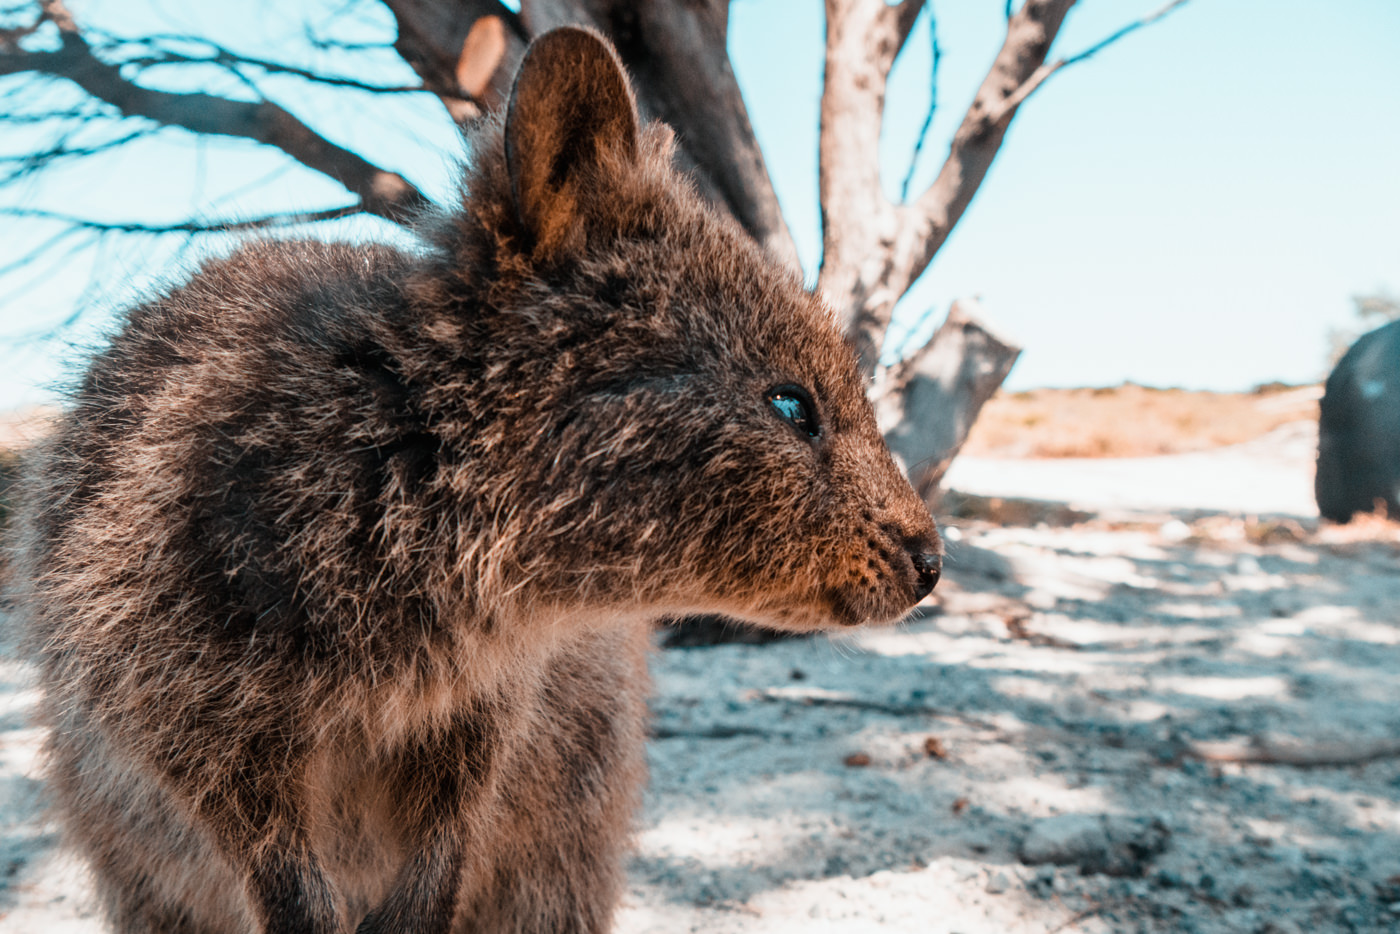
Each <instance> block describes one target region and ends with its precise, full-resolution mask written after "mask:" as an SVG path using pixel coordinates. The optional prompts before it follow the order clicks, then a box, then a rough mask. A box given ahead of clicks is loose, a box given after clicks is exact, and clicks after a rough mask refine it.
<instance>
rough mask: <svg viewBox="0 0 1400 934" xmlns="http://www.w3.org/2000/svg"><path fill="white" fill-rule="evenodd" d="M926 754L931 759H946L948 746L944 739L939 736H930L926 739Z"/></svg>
mask: <svg viewBox="0 0 1400 934" xmlns="http://www.w3.org/2000/svg"><path fill="white" fill-rule="evenodd" d="M924 754H925V755H926V756H928V757H929V758H930V759H946V758H948V747H947V746H945V745H943V740H941V739H939V738H938V737H937V736H930V737H929V738H927V739H925V740H924Z"/></svg>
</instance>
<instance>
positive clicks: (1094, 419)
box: [963, 383, 1321, 457]
mask: <svg viewBox="0 0 1400 934" xmlns="http://www.w3.org/2000/svg"><path fill="white" fill-rule="evenodd" d="M1320 394H1321V387H1318V386H1302V387H1287V388H1282V387H1279V386H1277V385H1274V384H1270V385H1267V386H1261V387H1260V388H1259V389H1258V390H1256V391H1254V392H1247V393H1246V392H1240V393H1215V392H1191V391H1187V390H1182V389H1153V388H1151V387H1148V386H1137V385H1134V384H1132V383H1125V384H1124V385H1122V386H1114V387H1108V388H1097V389H1034V390H1031V391H1029V392H1018V393H999V394H998V395H997V396H995V397H994V398H993V399H992V400H991V401H990V402H988V403H987V405H986V407H985V408H983V409H982V413H981V415H980V416H979V417H978V419H977V423H976V424H975V425H973V427H972V432H971V434H970V435H969V437H968V440H967V444H966V445H965V446H964V448H963V453H965V454H972V455H978V456H983V457H1152V456H1156V455H1160V454H1184V453H1187V452H1190V451H1203V450H1209V449H1211V448H1216V447H1223V446H1225V445H1229V444H1239V443H1241V442H1244V441H1250V440H1253V439H1254V438H1258V437H1260V436H1261V435H1265V434H1267V433H1269V432H1270V431H1273V430H1274V429H1275V428H1278V427H1280V426H1282V425H1285V424H1288V423H1289V422H1295V421H1301V420H1316V419H1317V399H1318V397H1319V396H1320Z"/></svg>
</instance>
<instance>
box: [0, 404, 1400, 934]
mask: <svg viewBox="0 0 1400 934" xmlns="http://www.w3.org/2000/svg"><path fill="white" fill-rule="evenodd" d="M1311 443H1312V441H1311V440H1310V438H1309V436H1308V432H1307V429H1306V428H1302V427H1299V428H1294V429H1289V430H1286V431H1283V432H1281V433H1276V435H1275V436H1271V438H1269V439H1265V440H1263V441H1260V442H1255V443H1253V444H1252V445H1249V446H1242V447H1241V448H1236V449H1224V450H1221V451H1216V452H1211V453H1210V454H1202V455H1182V456H1178V457H1173V458H1154V459H1144V460H1140V461H1136V462H1133V463H1124V462H1117V463H1113V462H1088V463H1083V464H1081V465H1080V466H1081V467H1082V468H1083V469H1085V470H1088V471H1090V475H1089V476H1087V477H1086V476H1084V475H1082V474H1081V473H1080V472H1079V471H1077V470H1075V469H1071V468H1069V467H1065V466H1062V465H1057V464H1051V463H1045V462H1025V461H1022V462H1015V463H1013V462H1003V463H997V462H976V463H974V462H971V461H964V462H960V463H959V464H958V465H957V466H956V467H955V468H954V469H955V474H954V477H955V481H954V485H955V486H960V487H962V488H964V489H970V490H976V491H979V492H983V493H988V494H998V495H1003V496H1005V495H1020V496H1025V495H1038V496H1041V497H1043V498H1046V499H1052V500H1057V501H1060V502H1072V503H1074V504H1076V505H1077V506H1078V507H1079V508H1081V509H1084V510H1087V511H1091V512H1093V513H1095V514H1096V515H1095V516H1094V517H1091V518H1089V519H1088V520H1086V521H1077V522H1075V523H1074V524H1068V525H1055V524H1040V525H1019V526H1001V525H995V524H992V523H989V522H985V521H973V520H968V521H963V522H960V523H956V524H951V525H949V526H948V530H949V531H948V537H949V540H950V541H949V544H950V555H949V563H948V571H947V575H946V580H945V583H944V584H943V585H940V594H939V600H938V602H937V603H936V604H934V605H931V606H930V607H928V608H926V612H925V613H924V615H923V616H922V617H920V618H918V619H916V620H914V621H912V622H909V623H906V624H904V625H902V626H900V627H897V628H893V629H884V630H870V631H865V632H861V633H858V634H855V635H853V636H851V637H847V638H844V639H841V640H826V639H821V640H810V641H792V642H783V643H776V644H772V645H768V646H738V645H732V646H721V647H716V648H705V649H685V650H670V651H666V652H658V653H657V655H656V656H655V660H654V664H653V671H654V677H655V681H656V689H655V703H654V710H655V732H656V739H655V740H654V741H653V743H652V746H651V765H652V782H651V786H650V789H649V792H648V795H647V800H646V807H645V811H644V813H643V814H642V815H641V818H640V831H639V835H638V849H637V853H636V855H635V857H634V858H633V859H632V862H631V865H630V872H631V879H632V884H631V890H630V892H629V894H628V897H627V899H626V903H625V905H624V907H623V910H622V912H621V914H620V916H619V918H618V924H617V930H618V931H619V932H623V934H642V932H658V934H660V932H666V934H671V932H682V931H695V932H715V934H719V932H760V931H762V932H788V931H793V932H797V931H801V932H802V934H825V932H866V931H870V932H915V931H917V932H928V931H933V932H962V934H984V932H985V934H992V932H997V934H1002V932H1007V934H1016V932H1027V934H1030V932H1036V934H1048V932H1052V931H1054V932H1058V931H1082V932H1090V931H1092V932H1118V931H1129V932H1132V931H1145V932H1163V934H1165V932H1227V931H1228V932H1236V931H1238V932H1250V934H1281V932H1299V934H1301V932H1305V931H1307V932H1312V931H1319V932H1331V931H1364V932H1372V931H1374V932H1380V931H1396V930H1400V743H1397V742H1396V739H1397V737H1400V625H1397V610H1396V609H1395V608H1396V607H1397V606H1400V541H1397V538H1396V535H1395V533H1394V532H1393V531H1386V530H1381V531H1379V532H1377V533H1375V534H1373V535H1371V536H1369V537H1366V536H1361V537H1358V536H1355V535H1350V534H1346V533H1344V532H1340V531H1337V530H1328V529H1323V530H1321V531H1316V530H1315V522H1313V521H1311V519H1310V514H1311V513H1312V512H1313V510H1312V505H1311V501H1310V498H1309V496H1308V495H1307V490H1308V488H1309V484H1310V473H1309V471H1310V457H1311V455H1310V445H1311ZM1164 462H1166V463H1164ZM998 471H1000V472H998ZM1093 471H1099V472H1098V473H1093ZM1232 503H1234V504H1236V505H1234V506H1231V504H1232ZM1168 510H1176V511H1175V512H1171V511H1168ZM1244 513H1259V514H1263V513H1269V514H1282V515H1285V516H1287V515H1292V516H1293V517H1294V518H1292V519H1288V518H1285V519H1283V520H1282V521H1277V520H1274V521H1267V522H1258V521H1253V520H1252V519H1251V518H1250V517H1249V516H1247V515H1244ZM0 682H3V683H0V802H3V810H0V931H3V932H7V934H8V932H37V931H43V932H46V934H58V932H65V934H66V932H90V931H94V930H96V924H95V922H94V920H93V919H92V917H91V909H90V905H89V903H88V896H87V891H86V888H85V886H84V882H83V880H82V877H81V873H80V872H79V871H78V870H77V869H76V868H75V867H73V866H72V865H71V864H70V862H69V861H68V860H66V859H65V858H64V857H63V856H62V854H61V852H60V851H58V850H57V849H56V848H55V842H54V840H53V838H52V835H51V832H50V830H49V828H48V827H47V826H46V825H45V824H44V823H43V822H42V821H41V820H40V819H39V818H38V817H37V813H38V812H37V810H36V804H37V801H38V799H39V796H40V794H41V787H40V785H39V784H38V782H37V781H36V780H35V778H34V777H33V768H34V766H33V761H32V757H33V749H34V745H35V743H36V742H37V736H36V735H35V733H34V731H33V730H31V729H30V728H28V727H27V726H26V719H25V718H26V711H27V709H28V708H29V707H30V706H31V705H32V703H33V694H32V693H31V692H30V690H29V689H28V688H27V687H26V686H25V685H26V673H25V672H24V671H23V669H22V668H21V667H20V666H18V665H17V664H14V663H10V664H9V665H8V666H7V667H4V668H3V669H0Z"/></svg>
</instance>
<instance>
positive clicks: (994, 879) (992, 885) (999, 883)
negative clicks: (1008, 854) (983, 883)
mask: <svg viewBox="0 0 1400 934" xmlns="http://www.w3.org/2000/svg"><path fill="white" fill-rule="evenodd" d="M1009 888H1011V880H1010V879H1008V878H1006V873H1004V872H994V873H992V874H991V875H990V876H988V877H987V894H989V895H1000V894H1001V893H1002V892H1005V891H1006V890H1007V889H1009Z"/></svg>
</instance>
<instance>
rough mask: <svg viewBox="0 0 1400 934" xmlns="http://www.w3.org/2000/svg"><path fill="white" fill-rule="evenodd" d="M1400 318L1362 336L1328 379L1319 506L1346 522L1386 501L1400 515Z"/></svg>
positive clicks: (1320, 426)
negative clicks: (1399, 498) (1399, 499)
mask: <svg viewBox="0 0 1400 934" xmlns="http://www.w3.org/2000/svg"><path fill="white" fill-rule="evenodd" d="M1397 490H1400V321H1392V322H1391V323H1390V324H1387V325H1385V326H1383V327H1379V328H1376V329H1375V330H1374V331H1370V332H1368V333H1366V334H1363V335H1362V336H1361V337H1360V338H1359V339H1358V340H1357V341H1356V343H1355V344H1352V345H1351V349H1350V350H1348V351H1347V352H1346V354H1345V355H1344V356H1343V357H1342V359H1341V360H1339V361H1338V362H1337V366H1336V368H1335V369H1333V370H1332V375H1331V376H1329V377H1327V388H1326V392H1325V394H1324V395H1323V397H1322V407H1321V414H1320V416H1319V420H1318V449H1317V479H1316V482H1315V492H1316V495H1317V508H1318V512H1320V513H1321V514H1322V517H1323V518H1324V519H1331V520H1332V521H1334V522H1347V521H1349V520H1350V519H1351V517H1352V516H1353V515H1355V514H1356V513H1358V512H1363V513H1364V512H1371V511H1372V510H1373V509H1375V507H1376V504H1377V503H1378V502H1379V503H1381V504H1383V505H1384V507H1385V509H1386V512H1387V514H1388V515H1390V516H1400V501H1397Z"/></svg>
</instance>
